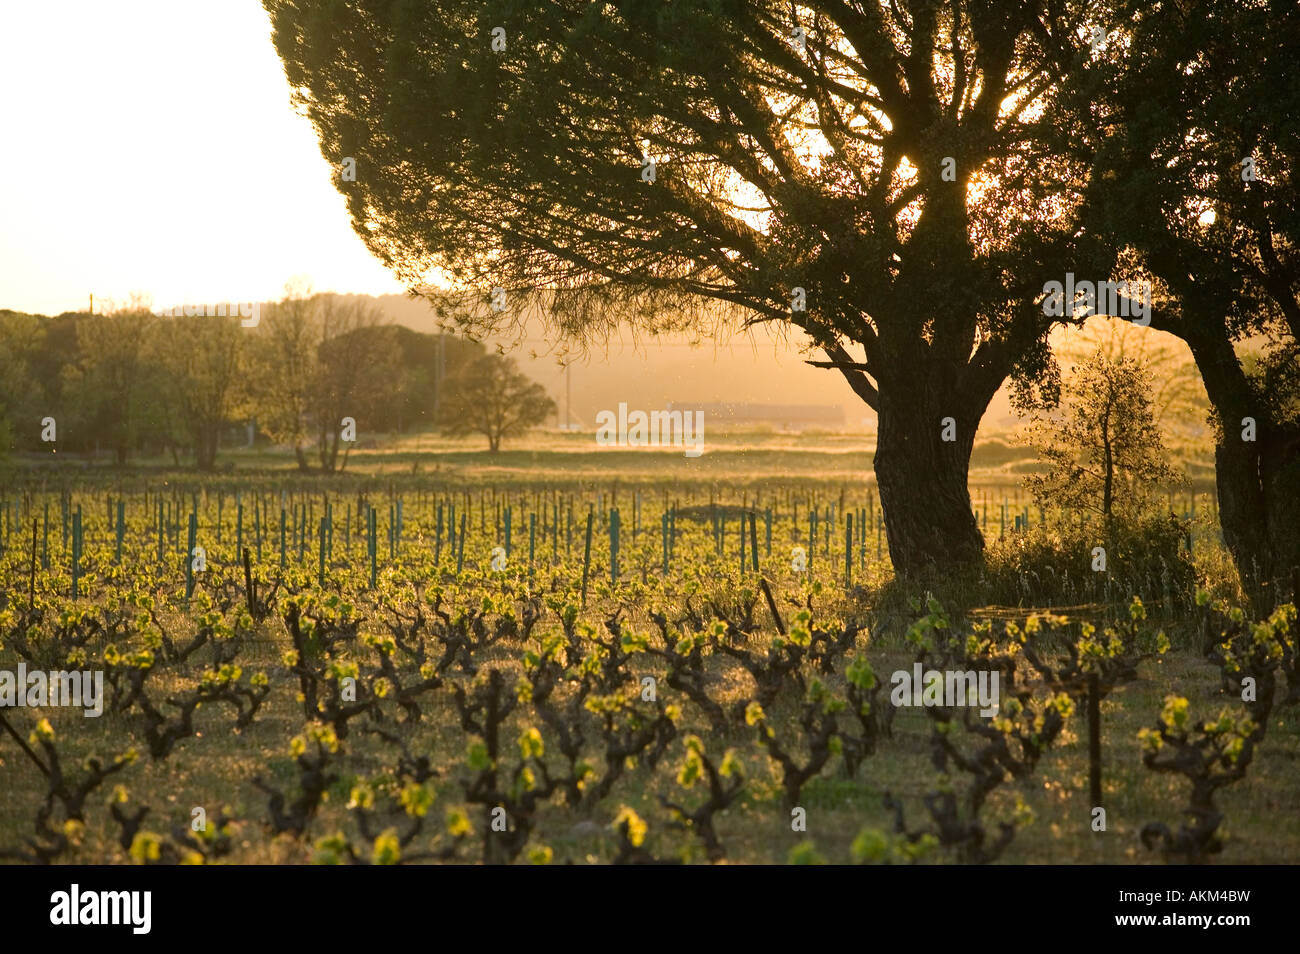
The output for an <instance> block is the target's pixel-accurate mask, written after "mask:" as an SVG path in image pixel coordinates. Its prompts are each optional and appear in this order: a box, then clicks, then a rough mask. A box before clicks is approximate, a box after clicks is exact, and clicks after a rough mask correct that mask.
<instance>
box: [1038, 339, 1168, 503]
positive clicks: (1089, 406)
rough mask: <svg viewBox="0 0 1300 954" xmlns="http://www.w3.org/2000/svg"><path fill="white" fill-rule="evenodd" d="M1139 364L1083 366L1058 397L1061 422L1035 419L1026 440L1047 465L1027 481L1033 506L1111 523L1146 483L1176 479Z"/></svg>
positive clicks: (1102, 361) (1142, 494) (1096, 358)
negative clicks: (1075, 511)
mask: <svg viewBox="0 0 1300 954" xmlns="http://www.w3.org/2000/svg"><path fill="white" fill-rule="evenodd" d="M1147 379H1148V373H1147V368H1146V366H1145V365H1144V364H1143V362H1141V361H1138V360H1135V359H1133V358H1120V359H1118V360H1111V359H1109V358H1107V357H1106V356H1105V355H1104V354H1102V353H1101V352H1098V353H1096V354H1094V355H1093V356H1092V357H1091V358H1089V359H1088V360H1086V361H1085V362H1083V364H1081V365H1080V366H1079V367H1078V368H1077V369H1076V371H1075V374H1074V376H1073V379H1072V380H1071V382H1070V384H1069V385H1068V386H1067V387H1066V388H1065V389H1064V391H1065V393H1064V394H1063V395H1062V396H1063V397H1064V398H1065V400H1066V402H1067V407H1066V409H1065V411H1064V413H1063V414H1062V415H1061V419H1060V420H1044V419H1041V418H1040V419H1038V420H1036V421H1034V423H1033V424H1032V425H1031V427H1030V439H1031V441H1032V443H1033V444H1034V446H1035V448H1036V449H1037V451H1038V453H1039V455H1040V456H1041V457H1042V458H1043V459H1044V460H1045V461H1046V462H1047V463H1048V470H1047V472H1046V473H1042V474H1035V475H1033V476H1031V477H1028V478H1027V479H1026V480H1025V486H1026V487H1027V488H1028V489H1029V491H1030V493H1032V494H1033V495H1034V499H1035V500H1036V501H1037V502H1038V504H1039V506H1041V507H1047V506H1048V505H1049V504H1050V505H1051V506H1059V507H1068V508H1085V509H1087V510H1091V511H1093V512H1095V513H1100V514H1101V515H1102V516H1103V517H1105V518H1106V519H1107V520H1109V519H1110V518H1111V517H1112V516H1113V515H1114V514H1115V512H1116V511H1117V510H1128V511H1132V510H1136V509H1138V508H1139V507H1140V506H1141V504H1142V503H1143V501H1144V500H1145V499H1146V498H1147V497H1148V496H1149V491H1150V488H1151V486H1152V485H1160V484H1167V483H1169V482H1171V481H1173V480H1176V479H1177V478H1178V474H1177V472H1176V471H1175V470H1174V469H1173V468H1172V467H1171V466H1169V464H1168V462H1167V458H1168V451H1167V450H1166V448H1165V445H1164V441H1163V440H1162V439H1161V436H1160V430H1159V428H1158V427H1157V426H1156V422H1155V409H1154V402H1153V399H1152V395H1151V388H1150V386H1149V385H1148V383H1147Z"/></svg>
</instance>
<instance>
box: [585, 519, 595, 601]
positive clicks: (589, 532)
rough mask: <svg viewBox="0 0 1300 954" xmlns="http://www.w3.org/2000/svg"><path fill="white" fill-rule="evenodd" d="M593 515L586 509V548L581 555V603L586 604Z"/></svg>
mask: <svg viewBox="0 0 1300 954" xmlns="http://www.w3.org/2000/svg"><path fill="white" fill-rule="evenodd" d="M594 516H595V515H594V514H593V513H592V512H591V510H588V511H587V548H586V550H585V551H584V552H583V555H582V605H583V607H584V608H585V607H586V605H587V573H588V572H589V571H590V569H591V524H592V520H593V517H594Z"/></svg>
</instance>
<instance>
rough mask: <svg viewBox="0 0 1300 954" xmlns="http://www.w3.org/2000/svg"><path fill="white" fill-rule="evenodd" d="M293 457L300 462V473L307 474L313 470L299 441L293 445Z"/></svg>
mask: <svg viewBox="0 0 1300 954" xmlns="http://www.w3.org/2000/svg"><path fill="white" fill-rule="evenodd" d="M293 456H294V457H295V458H297V460H298V472H299V473H303V474H305V473H307V472H308V471H310V470H311V464H309V463H308V462H307V451H306V449H304V448H303V446H302V445H301V444H299V443H298V442H297V441H294V443H293Z"/></svg>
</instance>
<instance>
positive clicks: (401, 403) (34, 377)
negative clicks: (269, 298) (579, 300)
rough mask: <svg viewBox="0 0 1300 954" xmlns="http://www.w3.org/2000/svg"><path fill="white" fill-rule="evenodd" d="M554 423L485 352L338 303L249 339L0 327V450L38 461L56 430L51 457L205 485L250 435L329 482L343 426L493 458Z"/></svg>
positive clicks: (205, 321) (156, 319)
mask: <svg viewBox="0 0 1300 954" xmlns="http://www.w3.org/2000/svg"><path fill="white" fill-rule="evenodd" d="M480 377H481V378H483V379H484V380H488V381H494V382H496V383H497V385H501V386H499V387H496V388H495V391H496V392H497V393H499V394H500V395H502V396H503V397H504V398H505V400H506V402H507V403H506V404H503V405H502V406H501V407H500V408H498V411H499V413H495V415H494V416H493V417H492V418H491V419H489V416H488V415H484V414H477V415H476V414H475V412H476V411H477V410H478V409H480V408H483V407H492V406H493V405H492V403H491V402H489V401H487V400H486V399H485V397H484V391H483V381H479V380H478V378H480ZM505 385H509V386H505ZM512 401H513V402H516V403H515V404H514V405H512V404H510V403H509V402H512ZM508 407H509V408H511V410H510V412H509V413H506V409H507V408H508ZM552 409H553V405H551V403H550V401H549V399H548V398H547V397H546V395H545V393H544V392H542V390H541V388H540V387H539V386H537V385H535V384H533V383H532V382H530V381H528V379H527V378H524V377H523V376H522V375H520V374H519V373H518V372H517V371H515V370H514V369H513V364H512V362H510V361H509V360H507V359H505V358H502V357H501V356H499V355H489V354H487V353H486V352H485V349H484V347H483V346H482V345H481V344H479V343H477V342H474V341H470V340H467V339H464V338H460V337H456V336H453V335H432V334H424V333H422V332H418V331H414V330H412V329H410V328H406V327H403V326H401V325H395V324H389V323H387V321H386V318H385V316H384V315H383V313H382V312H381V311H380V310H379V309H377V308H376V307H375V306H373V305H372V304H370V303H368V302H365V301H351V302H349V301H345V300H343V299H340V298H338V297H336V296H334V295H328V294H320V295H307V294H302V293H290V294H289V295H288V297H286V298H285V299H284V300H283V301H281V302H278V303H275V304H272V305H269V306H266V307H264V308H263V309H262V312H261V320H260V322H259V323H258V325H257V326H255V327H251V328H244V327H241V325H240V320H239V319H238V318H218V317H170V316H159V315H157V314H155V313H154V312H153V311H152V310H151V309H150V308H149V307H148V305H147V304H146V303H145V302H144V301H142V300H139V299H136V300H132V301H131V302H129V303H127V304H126V305H124V306H121V307H117V308H111V309H110V310H108V311H106V312H105V313H103V314H95V315H90V314H86V313H65V314H62V315H58V316H57V317H53V318H47V317H44V316H38V315H28V314H22V313H19V312H14V311H0V449H8V450H17V451H28V452H39V451H50V450H51V449H52V446H51V444H50V443H47V442H44V441H42V439H41V431H42V428H41V421H42V420H43V419H44V418H46V417H53V418H54V419H55V426H56V428H57V441H56V443H55V444H54V445H53V448H55V449H56V452H58V451H65V452H66V451H71V452H74V453H96V452H98V453H108V454H111V455H112V456H113V459H114V460H115V461H116V463H118V464H125V463H127V462H128V461H129V460H130V459H131V458H132V457H133V456H136V455H141V454H143V455H150V456H153V455H170V457H171V459H172V462H173V463H174V464H176V465H180V464H182V463H185V462H189V461H191V460H192V461H193V463H194V464H196V465H197V466H198V467H199V469H201V470H211V469H213V468H214V467H215V466H216V459H217V452H218V448H219V447H220V446H221V445H222V444H223V443H224V444H226V445H227V446H230V445H235V446H238V445H241V444H244V443H245V442H246V441H247V436H246V435H247V431H246V428H247V427H248V426H249V424H250V423H251V424H253V426H254V427H255V430H256V434H257V435H259V436H261V437H262V438H264V439H269V440H270V441H271V442H273V443H275V444H281V445H284V446H287V447H290V448H292V450H293V453H294V457H295V459H296V460H297V463H298V467H299V468H300V469H301V470H304V471H305V470H309V469H312V468H317V467H318V468H320V469H322V470H325V471H333V470H336V469H340V468H341V467H342V466H343V464H344V462H345V461H346V457H347V449H348V447H349V446H350V445H349V444H347V443H346V442H344V441H342V440H341V433H342V432H341V427H340V422H341V421H342V419H343V418H345V417H351V418H353V419H354V420H355V421H356V422H357V431H358V434H359V435H360V438H361V440H364V439H365V438H364V435H365V434H366V433H398V434H405V433H411V432H415V431H421V430H428V429H430V428H432V427H435V426H438V425H440V424H441V425H443V426H444V428H445V429H446V430H447V431H448V432H450V433H458V434H463V433H473V432H479V433H484V434H485V436H487V437H488V439H489V444H490V446H491V448H492V449H493V450H495V449H496V448H497V447H498V446H499V444H500V440H501V438H502V437H503V436H505V435H507V434H509V433H517V432H518V430H519V429H520V427H524V426H530V425H532V424H535V423H538V422H539V421H540V420H541V419H543V418H544V416H545V414H547V413H549V412H550V411H551V410H552ZM494 425H495V426H494Z"/></svg>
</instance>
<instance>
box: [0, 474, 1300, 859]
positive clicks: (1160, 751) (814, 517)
mask: <svg viewBox="0 0 1300 954" xmlns="http://www.w3.org/2000/svg"><path fill="white" fill-rule="evenodd" d="M977 498H978V495H977ZM986 501H987V497H985V498H982V499H980V506H979V508H978V509H977V512H976V518H977V520H980V521H982V524H983V527H984V529H985V532H986V534H988V535H989V537H990V559H989V561H988V567H987V569H985V570H984V571H982V573H983V575H982V576H981V578H980V579H978V580H973V581H966V582H965V583H962V582H957V581H936V584H935V586H934V588H933V590H932V591H931V592H925V591H923V590H915V591H912V592H907V593H899V592H896V586H895V584H893V583H892V582H891V578H892V573H891V571H890V567H889V561H888V551H887V548H882V545H881V530H880V525H881V522H880V512H879V504H878V500H877V499H876V497H875V496H874V494H872V493H870V492H868V490H867V489H866V488H862V489H861V490H858V487H857V485H855V489H854V492H852V493H847V494H846V491H845V490H843V489H841V488H839V487H838V486H836V487H832V486H830V485H829V484H828V483H824V482H823V483H819V482H816V481H805V482H798V481H784V482H777V481H768V482H757V483H754V482H751V483H742V482H739V481H738V482H735V483H732V484H727V483H715V484H712V485H703V486H700V487H696V488H692V487H690V486H688V485H685V484H682V483H680V482H678V483H672V484H669V483H666V482H659V483H655V482H651V481H645V482H637V481H626V480H624V481H620V482H618V483H608V484H604V485H599V486H598V485H596V484H594V483H591V482H577V481H575V482H569V483H561V482H548V483H542V482H526V481H524V482H520V481H515V482H497V483H494V484H487V485H485V484H484V483H483V482H478V483H475V484H473V485H469V484H466V485H465V486H453V485H447V486H432V485H431V482H423V483H417V482H416V480H415V479H414V478H411V479H409V480H408V479H403V480H399V481H397V482H395V483H384V482H383V481H380V480H377V479H374V478H370V479H366V478H361V477H358V478H356V480H354V481H353V482H352V483H347V484H344V483H342V482H337V483H331V482H329V481H323V482H318V483H311V482H309V481H298V482H293V481H290V480H286V479H282V478H276V479H275V480H267V481H265V482H264V484H263V485H261V486H259V484H258V482H257V481H256V480H248V479H244V480H241V481H239V482H238V483H236V482H234V481H233V480H232V481H228V482H223V481H222V480H221V479H208V480H207V481H205V482H198V481H197V480H192V481H191V482H188V483H187V482H185V480H182V481H180V482H176V481H172V482H170V483H168V484H166V485H154V486H150V485H147V484H146V483H144V482H143V480H141V481H140V482H139V485H138V486H132V487H129V488H124V487H121V486H118V487H109V486H107V485H105V486H96V485H94V483H93V482H89V481H87V482H84V483H81V484H75V485H72V484H70V485H68V486H67V487H66V488H64V489H60V490H56V491H49V490H38V489H37V488H36V487H32V488H30V489H26V490H22V489H19V490H13V489H12V488H11V489H10V490H9V491H8V493H7V496H6V497H5V499H4V501H3V521H0V540H2V541H3V554H2V555H0V670H8V671H18V670H19V667H20V666H21V667H22V669H23V671H26V672H28V673H34V672H41V673H46V672H48V673H60V672H70V671H85V672H102V675H103V678H102V697H101V698H99V699H98V700H97V703H96V704H95V706H92V705H91V704H90V703H89V702H88V701H87V700H83V703H85V704H84V705H83V706H82V707H80V708H79V707H77V706H69V705H62V706H53V705H44V704H43V702H44V700H43V699H41V698H35V701H34V704H33V703H32V702H30V701H28V700H30V699H32V698H34V697H32V696H31V695H30V693H29V695H28V700H22V701H16V702H10V703H7V704H6V706H5V707H4V708H0V780H2V782H0V784H3V787H4V790H5V792H6V798H5V799H4V801H3V803H2V804H0V857H3V858H5V859H6V860H9V861H25V862H30V863H66V862H82V863H129V862H137V863H175V862H188V863H205V862H236V863H269V862H277V863H313V862H315V863H356V864H369V863H416V862H435V861H440V862H460V863H475V862H489V863H509V862H535V863H566V862H575V863H595V862H620V863H626V862H640V863H644V862H666V863H680V862H724V861H725V862H732V863H740V862H750V863H772V862H778V863H779V862H819V861H827V862H834V863H848V862H853V863H914V862H919V863H988V862H994V861H1004V862H1058V863H1060V862H1071V863H1076V862H1102V863H1134V862H1156V863H1158V862H1162V861H1192V862H1203V861H1207V860H1210V859H1212V858H1218V859H1222V860H1224V861H1232V862H1238V863H1241V862H1252V863H1253V862H1278V861H1283V860H1285V859H1288V858H1293V857H1294V856H1295V855H1296V853H1297V851H1298V850H1300V812H1297V811H1296V809H1297V798H1300V796H1297V790H1298V788H1297V784H1296V781H1297V776H1296V769H1295V766H1296V764H1297V763H1296V759H1297V756H1298V755H1300V741H1298V740H1300V733H1297V731H1296V729H1297V718H1296V712H1297V709H1296V707H1295V706H1294V703H1295V702H1296V701H1297V699H1300V651H1298V650H1297V637H1296V629H1295V627H1296V618H1295V617H1296V613H1295V609H1294V607H1293V606H1291V605H1290V604H1283V605H1281V606H1280V607H1279V608H1278V609H1277V610H1276V611H1275V612H1273V613H1272V615H1271V616H1269V617H1268V618H1267V619H1262V620H1252V619H1250V618H1249V616H1248V614H1244V613H1243V612H1242V611H1241V610H1238V609H1236V608H1234V607H1233V606H1231V605H1229V602H1228V601H1227V600H1226V599H1225V596H1224V594H1222V593H1218V592H1210V591H1207V590H1206V589H1204V588H1200V587H1198V586H1197V584H1196V579H1197V575H1196V572H1195V566H1194V564H1195V562H1196V561H1198V560H1201V561H1203V560H1205V559H1212V558H1213V553H1214V551H1215V550H1216V549H1217V547H1218V546H1219V544H1218V541H1217V534H1216V532H1215V530H1214V527H1213V515H1212V514H1211V513H1207V512H1206V508H1204V507H1202V508H1201V510H1200V512H1197V511H1196V504H1195V500H1190V501H1187V503H1186V505H1179V506H1178V508H1177V509H1179V510H1180V511H1181V512H1180V513H1179V514H1175V513H1174V512H1173V511H1171V512H1169V513H1168V514H1165V515H1163V516H1157V517H1153V518H1152V521H1153V523H1152V527H1151V528H1148V529H1149V530H1150V533H1149V534H1148V539H1151V538H1152V536H1153V535H1154V537H1155V538H1157V539H1159V540H1163V541H1165V542H1166V544H1167V546H1166V547H1165V550H1164V551H1163V555H1161V556H1160V557H1159V559H1158V560H1154V561H1153V560H1152V559H1151V557H1150V550H1149V549H1148V550H1143V551H1142V552H1141V554H1139V553H1137V551H1135V550H1133V549H1131V548H1130V547H1129V544H1128V543H1127V542H1126V541H1124V540H1110V539H1103V538H1101V537H1099V535H1098V534H1099V531H1098V530H1097V529H1096V528H1095V527H1093V526H1092V525H1090V524H1089V523H1088V522H1087V521H1086V520H1084V519H1082V518H1078V519H1076V518H1075V517H1073V516H1072V515H1068V514H1051V513H1041V512H1037V511H1036V512H1034V513H1030V511H1029V510H1028V509H1027V508H1020V507H1018V506H1016V505H1014V504H1013V505H1011V506H1010V507H1008V505H1006V504H1004V503H1003V502H1002V501H1000V500H997V499H996V497H995V498H994V500H993V502H991V503H990V502H986ZM990 511H991V512H990ZM1020 511H1023V512H1020ZM1152 528H1154V529H1152ZM990 529H991V530H992V532H990ZM999 537H1000V538H1001V539H999ZM1047 541H1050V543H1051V546H1050V547H1049V546H1048V542H1047ZM1099 545H1100V546H1104V547H1106V548H1107V554H1106V557H1107V559H1106V560H1104V561H1103V564H1104V565H1103V566H1102V567H1101V568H1099V567H1098V564H1097V557H1096V552H1095V549H1094V548H1095V547H1098V546H1099ZM1048 549H1050V550H1051V551H1052V552H1053V553H1057V554H1061V555H1062V556H1061V557H1060V560H1059V566H1051V565H1047V566H1045V567H1044V566H1043V562H1042V560H1040V559H1038V557H1036V555H1035V554H1036V553H1038V551H1039V550H1042V551H1046V550H1048ZM1207 554H1209V556H1207ZM1029 567H1034V569H1033V570H1032V571H1031V570H1029V569H1028V568H1029ZM945 583H946V584H948V585H946V586H945V585H944V584H945ZM967 584H969V585H968V586H967ZM963 587H967V588H965V589H963ZM973 592H977V593H979V594H980V596H981V597H982V598H981V599H978V600H976V599H975V598H973V597H970V595H969V594H970V593H973ZM989 604H992V605H989ZM1035 606H1042V607H1048V606H1054V607H1058V608H1056V609H1046V608H1044V609H1038V610H1036V609H1034V607H1035ZM1060 607H1066V608H1065V609H1061V608H1060ZM932 670H938V671H942V672H949V673H952V672H958V673H966V674H967V675H968V676H970V680H971V681H970V685H971V686H973V685H974V682H975V677H976V676H977V675H978V676H980V677H981V679H982V678H983V677H988V678H989V679H991V680H992V682H993V685H994V686H995V687H997V686H1000V687H1001V691H1000V700H999V701H998V703H997V705H996V710H995V711H994V712H993V713H992V715H991V717H989V718H985V717H983V716H982V715H981V713H980V709H979V707H978V706H977V705H975V702H974V693H973V689H972V690H971V691H970V694H969V695H965V694H963V692H962V691H961V686H960V685H959V686H958V692H957V694H956V696H955V697H954V696H953V695H952V693H951V692H949V693H948V694H947V695H945V694H944V692H942V691H940V690H942V688H943V687H942V686H940V687H937V688H936V691H935V692H934V693H933V696H932V694H931V692H930V686H929V684H928V681H927V684H926V686H925V691H924V693H923V692H922V685H921V683H922V679H921V678H920V674H921V673H922V672H924V671H932ZM914 672H915V673H916V674H917V679H916V689H915V695H912V696H910V697H909V694H903V695H901V696H900V690H899V688H898V687H899V686H900V685H902V684H904V683H906V682H907V681H908V680H910V679H911V677H912V675H913V673H914ZM53 684H54V677H51V681H50V690H51V691H52V690H53ZM28 685H31V683H30V682H29V683H28ZM87 685H89V683H87ZM980 685H981V686H982V685H984V683H983V682H981V683H980ZM25 689H26V687H24V686H22V685H18V686H16V687H14V688H13V689H12V690H11V691H14V692H15V694H16V696H17V697H21V695H22V693H23V692H24V691H25ZM3 690H5V686H4V685H0V691H3ZM44 691H45V690H44V688H42V689H41V694H42V695H43V694H44ZM900 699H901V701H900ZM95 707H97V708H99V709H100V710H101V713H100V714H94V713H92V711H91V709H92V708H95Z"/></svg>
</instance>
